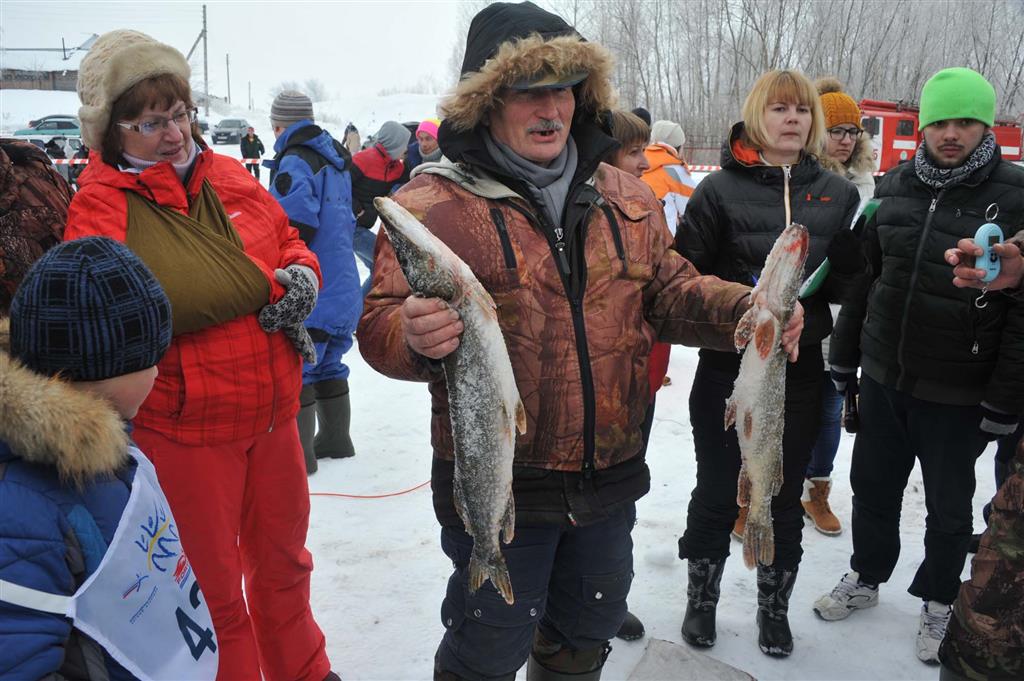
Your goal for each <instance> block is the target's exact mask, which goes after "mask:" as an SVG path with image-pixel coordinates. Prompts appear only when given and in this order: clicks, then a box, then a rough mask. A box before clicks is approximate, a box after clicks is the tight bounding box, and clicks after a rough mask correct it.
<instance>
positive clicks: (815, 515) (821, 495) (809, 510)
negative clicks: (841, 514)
mask: <svg viewBox="0 0 1024 681" xmlns="http://www.w3.org/2000/svg"><path fill="white" fill-rule="evenodd" d="M831 490H832V479H831V478H810V479H808V480H804V495H803V496H802V497H800V503H801V504H803V506H804V513H806V514H807V517H808V518H810V519H811V522H812V523H813V524H814V529H816V530H817V531H818V532H821V533H822V534H827V535H829V536H835V535H837V534H840V533H841V532H842V531H843V527H842V525H840V524H839V518H837V517H836V514H835V513H833V512H832V508H831V507H830V506H829V505H828V494H829V492H830V491H831Z"/></svg>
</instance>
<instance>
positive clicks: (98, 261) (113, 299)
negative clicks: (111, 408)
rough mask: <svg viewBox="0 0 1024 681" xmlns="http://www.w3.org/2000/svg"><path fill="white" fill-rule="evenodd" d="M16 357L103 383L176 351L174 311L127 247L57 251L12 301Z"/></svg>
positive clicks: (97, 245) (77, 244) (71, 246)
mask: <svg viewBox="0 0 1024 681" xmlns="http://www.w3.org/2000/svg"><path fill="white" fill-rule="evenodd" d="M10 334H11V337H10V343H11V356H12V357H14V358H16V359H18V360H20V361H21V362H22V363H23V364H24V365H25V366H26V367H28V368H29V369H31V370H33V371H35V372H37V373H41V374H45V375H47V376H54V375H57V374H60V375H62V376H64V377H66V378H69V379H71V380H73V381H99V380H103V379H106V378H113V377H115V376H123V375H124V374H130V373H133V372H136V371H141V370H143V369H148V368H149V367H151V366H154V365H156V364H157V362H159V361H160V358H161V357H163V355H164V353H165V352H167V348H168V347H169V346H170V344H171V304H170V301H168V300H167V295H166V294H165V293H164V290H163V288H161V286H160V283H159V282H158V281H157V280H156V277H154V276H153V273H152V272H150V271H149V268H147V267H146V266H145V265H144V264H143V262H142V261H141V260H140V259H139V258H138V256H136V255H135V254H134V253H132V252H131V251H130V250H129V249H128V247H127V246H125V245H123V244H121V243H118V242H117V241H114V240H113V239H108V238H106V237H98V236H93V237H86V238H84V239H76V240H74V241H66V242H64V243H62V244H58V245H57V246H54V247H53V248H51V249H50V250H49V251H47V252H46V253H45V254H44V255H43V257H41V258H40V259H39V260H37V261H36V263H35V264H34V265H33V266H32V269H30V270H29V271H28V274H26V275H25V279H24V280H22V282H21V286H19V287H18V290H17V291H16V292H15V294H14V299H13V300H12V301H11V327H10Z"/></svg>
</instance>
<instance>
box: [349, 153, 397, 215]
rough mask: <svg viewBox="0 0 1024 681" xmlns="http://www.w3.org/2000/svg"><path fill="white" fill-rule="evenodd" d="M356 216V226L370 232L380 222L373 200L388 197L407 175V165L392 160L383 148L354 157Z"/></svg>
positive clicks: (353, 208) (353, 187)
mask: <svg viewBox="0 0 1024 681" xmlns="http://www.w3.org/2000/svg"><path fill="white" fill-rule="evenodd" d="M350 170H351V171H352V213H353V214H355V216H356V224H357V225H359V226H360V227H366V228H367V229H369V228H371V227H373V223H375V222H376V221H377V209H376V208H374V206H373V200H374V199H375V198H377V197H378V196H388V195H389V194H391V191H392V190H393V189H394V188H395V187H396V186H397V184H398V183H399V181H400V180H401V179H402V176H403V175H404V174H405V164H404V163H403V162H402V161H401V160H398V159H393V158H391V157H390V156H388V152H387V151H385V150H384V147H383V146H381V145H380V144H377V145H374V146H372V147H370V148H369V149H363V150H362V151H360V152H358V153H357V154H356V155H355V156H353V157H352V167H351V169H350Z"/></svg>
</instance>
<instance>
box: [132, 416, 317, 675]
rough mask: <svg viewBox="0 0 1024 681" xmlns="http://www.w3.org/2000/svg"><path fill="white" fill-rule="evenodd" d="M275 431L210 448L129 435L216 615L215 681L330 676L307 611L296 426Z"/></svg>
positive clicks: (302, 470) (304, 515)
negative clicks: (146, 461) (148, 464)
mask: <svg viewBox="0 0 1024 681" xmlns="http://www.w3.org/2000/svg"><path fill="white" fill-rule="evenodd" d="M278 425H279V427H278V428H275V429H274V430H273V431H272V432H269V433H263V434H262V435H257V436H256V437H253V438H249V439H246V440H242V441H239V442H229V443H227V444H221V445H215V446H208V447H206V446H201V447H195V446H187V445H182V444H179V443H177V442H173V441H171V440H168V439H167V438H165V437H164V436H162V435H160V434H159V433H157V432H155V431H152V430H147V429H145V428H136V429H135V431H134V433H133V434H132V435H133V438H134V439H135V442H136V443H137V444H138V445H139V448H140V449H141V450H142V451H143V452H145V453H146V455H147V456H148V457H149V458H150V460H151V461H152V462H153V465H154V466H155V467H156V471H157V475H158V476H159V478H160V485H161V487H163V490H164V493H165V494H166V495H167V500H168V501H169V502H170V504H171V510H172V512H173V513H174V518H175V520H176V522H177V525H178V532H179V536H180V537H181V541H182V544H183V545H184V547H185V550H186V551H187V552H188V557H189V560H190V561H191V563H192V566H193V568H195V571H196V578H197V579H198V580H199V584H200V586H201V587H202V590H203V596H204V597H205V598H206V601H207V604H208V606H209V608H210V614H211V615H212V616H213V625H214V629H215V630H216V633H217V643H218V646H219V653H220V668H219V670H218V673H217V679H218V681H236V680H245V681H250V680H255V681H258V680H259V679H260V674H261V672H262V674H263V678H264V679H266V681H299V680H302V681H307V680H308V681H322V679H323V678H324V677H325V676H327V674H328V672H330V662H329V661H328V659H327V651H326V649H325V645H326V642H325V640H324V635H323V632H321V631H320V628H319V627H318V626H317V624H316V622H315V621H314V620H313V613H312V611H311V610H310V607H309V578H310V573H311V572H312V571H313V559H312V556H310V554H309V551H307V550H306V548H305V543H306V530H307V529H308V527H309V487H308V485H307V482H306V466H305V463H304V460H303V457H302V447H301V445H300V443H299V434H298V429H297V427H296V421H295V419H289V420H288V422H287V423H281V424H278ZM243 580H244V583H245V597H244V598H243V596H242V584H243ZM247 603H248V610H247V609H246V604H247Z"/></svg>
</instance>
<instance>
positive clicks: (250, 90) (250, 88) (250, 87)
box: [249, 80, 252, 111]
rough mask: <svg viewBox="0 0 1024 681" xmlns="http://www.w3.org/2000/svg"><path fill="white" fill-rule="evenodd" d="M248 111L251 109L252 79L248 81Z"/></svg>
mask: <svg viewBox="0 0 1024 681" xmlns="http://www.w3.org/2000/svg"><path fill="white" fill-rule="evenodd" d="M249 111H252V81H251V80H250V81H249Z"/></svg>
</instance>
